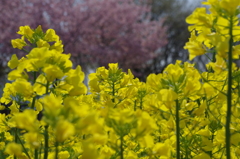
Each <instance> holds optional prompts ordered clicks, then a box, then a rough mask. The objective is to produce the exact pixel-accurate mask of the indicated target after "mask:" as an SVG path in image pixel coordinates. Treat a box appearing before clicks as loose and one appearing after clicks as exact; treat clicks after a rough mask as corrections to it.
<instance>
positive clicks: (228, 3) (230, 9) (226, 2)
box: [220, 0, 240, 16]
mask: <svg viewBox="0 0 240 159" xmlns="http://www.w3.org/2000/svg"><path fill="white" fill-rule="evenodd" d="M239 5H240V1H239V0H221V1H220V7H221V8H223V9H224V10H225V11H226V12H227V15H228V16H236V14H237V9H238V8H239Z"/></svg>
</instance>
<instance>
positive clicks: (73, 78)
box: [66, 65, 85, 86]
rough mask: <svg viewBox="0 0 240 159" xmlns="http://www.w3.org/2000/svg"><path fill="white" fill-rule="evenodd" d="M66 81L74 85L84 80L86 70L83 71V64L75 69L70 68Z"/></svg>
mask: <svg viewBox="0 0 240 159" xmlns="http://www.w3.org/2000/svg"><path fill="white" fill-rule="evenodd" d="M66 76H67V77H66V82H67V83H69V84H71V85H73V86H78V85H79V83H81V82H83V80H84V78H85V74H84V72H82V69H81V66H79V65H78V66H77V68H76V69H75V70H73V69H72V70H70V71H68V72H67V73H66Z"/></svg>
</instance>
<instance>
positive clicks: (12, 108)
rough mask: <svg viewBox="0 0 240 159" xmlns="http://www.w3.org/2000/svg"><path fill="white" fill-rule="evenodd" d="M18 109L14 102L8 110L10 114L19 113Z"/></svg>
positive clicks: (18, 106)
mask: <svg viewBox="0 0 240 159" xmlns="http://www.w3.org/2000/svg"><path fill="white" fill-rule="evenodd" d="M19 108H20V105H18V104H17V103H16V101H13V103H12V105H11V106H10V107H9V109H10V110H11V114H16V113H19Z"/></svg>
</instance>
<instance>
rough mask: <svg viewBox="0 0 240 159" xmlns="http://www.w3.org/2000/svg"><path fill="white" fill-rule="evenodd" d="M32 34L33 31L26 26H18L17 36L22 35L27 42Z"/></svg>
mask: <svg viewBox="0 0 240 159" xmlns="http://www.w3.org/2000/svg"><path fill="white" fill-rule="evenodd" d="M33 33H34V31H33V30H32V29H31V28H30V27H29V26H28V25H26V26H20V27H19V31H18V32H17V34H20V35H23V36H24V37H26V38H27V39H28V40H30V39H31V38H32V35H33Z"/></svg>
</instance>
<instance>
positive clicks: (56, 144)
mask: <svg viewBox="0 0 240 159" xmlns="http://www.w3.org/2000/svg"><path fill="white" fill-rule="evenodd" d="M55 147H56V149H55V159H58V142H57V141H56V143H55Z"/></svg>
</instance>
